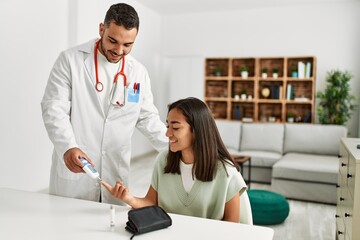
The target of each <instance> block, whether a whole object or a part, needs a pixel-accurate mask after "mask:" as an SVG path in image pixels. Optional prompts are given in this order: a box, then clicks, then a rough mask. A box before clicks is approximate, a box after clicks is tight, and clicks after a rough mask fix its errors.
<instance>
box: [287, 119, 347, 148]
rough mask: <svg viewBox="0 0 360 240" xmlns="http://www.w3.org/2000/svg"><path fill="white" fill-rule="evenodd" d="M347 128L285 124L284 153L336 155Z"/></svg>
mask: <svg viewBox="0 0 360 240" xmlns="http://www.w3.org/2000/svg"><path fill="white" fill-rule="evenodd" d="M346 134H347V129H346V127H345V126H339V125H320V124H290V123H289V124H285V140H284V153H288V152H298V153H309V154H311V153H313V154H323V155H338V153H339V146H340V140H341V138H342V137H346Z"/></svg>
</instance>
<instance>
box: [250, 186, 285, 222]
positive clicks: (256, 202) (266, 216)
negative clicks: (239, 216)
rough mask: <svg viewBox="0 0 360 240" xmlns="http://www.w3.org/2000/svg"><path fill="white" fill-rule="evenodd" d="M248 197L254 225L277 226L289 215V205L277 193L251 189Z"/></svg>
mask: <svg viewBox="0 0 360 240" xmlns="http://www.w3.org/2000/svg"><path fill="white" fill-rule="evenodd" d="M248 195H249V200H250V205H251V211H252V215H253V222H254V224H255V225H274V224H279V223H282V222H283V221H285V219H286V218H287V216H288V215H289V203H288V201H287V200H286V198H284V197H283V196H282V195H280V194H278V193H275V192H271V191H267V190H258V189H251V190H248Z"/></svg>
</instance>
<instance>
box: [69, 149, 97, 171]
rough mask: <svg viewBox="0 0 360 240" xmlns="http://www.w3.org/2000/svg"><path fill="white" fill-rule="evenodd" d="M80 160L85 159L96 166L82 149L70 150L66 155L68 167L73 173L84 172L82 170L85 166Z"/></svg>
mask: <svg viewBox="0 0 360 240" xmlns="http://www.w3.org/2000/svg"><path fill="white" fill-rule="evenodd" d="M80 158H85V159H86V160H87V161H88V162H89V163H90V164H91V165H92V166H94V164H93V163H92V162H91V160H90V159H89V158H88V156H86V154H85V153H84V152H83V151H81V149H80V148H70V149H69V150H67V151H66V152H65V154H64V162H65V165H66V167H67V168H68V169H69V170H70V171H72V172H73V173H80V172H84V170H83V169H82V166H83V164H82V163H81V162H80Z"/></svg>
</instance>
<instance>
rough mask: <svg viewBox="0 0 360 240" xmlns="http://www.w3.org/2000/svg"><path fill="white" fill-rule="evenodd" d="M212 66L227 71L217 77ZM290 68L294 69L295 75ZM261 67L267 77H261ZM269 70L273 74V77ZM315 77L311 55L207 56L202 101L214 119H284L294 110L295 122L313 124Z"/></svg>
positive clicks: (314, 64)
mask: <svg viewBox="0 0 360 240" xmlns="http://www.w3.org/2000/svg"><path fill="white" fill-rule="evenodd" d="M215 66H221V68H222V69H227V70H226V71H223V72H222V73H221V75H220V76H216V75H215V72H214V69H215V68H216V67H215ZM244 67H246V69H247V71H248V72H247V75H246V77H244V76H241V70H243V69H244ZM293 68H294V69H296V74H294V75H292V69H293ZM299 68H300V70H301V71H299V70H298V69H299ZM264 69H267V73H268V75H267V76H263V70H264ZM272 72H274V73H276V74H275V75H274V76H273V75H272ZM295 75H296V76H295ZM315 79H316V58H315V57H313V56H301V57H260V58H252V57H247V58H207V59H206V60H205V101H206V102H207V103H208V104H209V105H211V106H210V108H211V110H212V111H213V113H214V117H215V118H223V119H228V120H236V121H243V122H286V121H287V113H288V112H294V115H297V116H298V118H297V121H294V122H299V123H300V122H304V119H305V120H306V121H305V122H309V123H313V122H314V112H315V106H314V105H315ZM309 119H310V120H309Z"/></svg>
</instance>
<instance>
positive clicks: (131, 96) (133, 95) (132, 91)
mask: <svg viewBox="0 0 360 240" xmlns="http://www.w3.org/2000/svg"><path fill="white" fill-rule="evenodd" d="M127 92H128V102H135V103H138V102H139V96H140V83H138V84H137V85H136V87H135V88H128V91H127Z"/></svg>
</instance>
